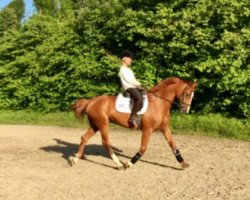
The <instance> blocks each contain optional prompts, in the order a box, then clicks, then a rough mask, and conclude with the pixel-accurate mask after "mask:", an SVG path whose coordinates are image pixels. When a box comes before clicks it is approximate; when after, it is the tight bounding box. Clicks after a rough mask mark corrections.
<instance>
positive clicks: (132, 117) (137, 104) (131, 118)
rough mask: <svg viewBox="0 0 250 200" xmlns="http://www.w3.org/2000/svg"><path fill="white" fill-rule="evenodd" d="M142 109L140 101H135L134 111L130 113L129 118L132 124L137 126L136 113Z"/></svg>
mask: <svg viewBox="0 0 250 200" xmlns="http://www.w3.org/2000/svg"><path fill="white" fill-rule="evenodd" d="M140 109H141V105H140V102H134V106H133V108H132V112H131V114H130V117H129V119H128V123H129V124H130V125H132V126H137V125H138V124H137V123H136V113H137V112H138V111H139V110H140Z"/></svg>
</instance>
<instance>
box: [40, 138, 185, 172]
mask: <svg viewBox="0 0 250 200" xmlns="http://www.w3.org/2000/svg"><path fill="white" fill-rule="evenodd" d="M53 140H55V141H56V143H57V144H56V145H53V146H46V147H41V148H40V149H41V150H43V151H46V152H57V153H60V154H62V158H64V159H65V160H67V161H69V157H70V156H73V155H74V154H75V153H76V152H77V151H78V147H79V145H78V144H74V143H70V142H66V141H63V140H60V139H56V138H54V139H53ZM112 149H113V151H114V152H115V154H116V155H117V156H119V157H123V158H127V159H131V157H129V156H127V155H124V153H123V151H122V150H120V149H118V148H116V147H114V146H112ZM84 154H85V155H86V156H88V155H96V156H103V157H105V158H110V156H109V154H108V153H107V151H106V149H105V148H104V147H103V145H97V144H88V145H86V146H85V148H84ZM85 160H87V161H89V162H92V163H96V164H100V165H103V166H105V167H110V168H115V167H113V166H109V165H105V164H103V163H99V162H96V161H93V160H89V159H88V158H86V159H85ZM140 162H144V163H148V164H152V165H157V166H161V167H166V168H171V169H174V170H182V169H181V168H177V167H173V166H168V165H164V164H160V163H156V162H151V161H146V160H143V159H141V160H140ZM115 169H116V168H115Z"/></svg>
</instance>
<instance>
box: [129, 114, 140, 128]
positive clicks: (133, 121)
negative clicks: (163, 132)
mask: <svg viewBox="0 0 250 200" xmlns="http://www.w3.org/2000/svg"><path fill="white" fill-rule="evenodd" d="M128 123H129V125H132V126H138V124H137V123H136V116H133V117H130V118H129V119H128Z"/></svg>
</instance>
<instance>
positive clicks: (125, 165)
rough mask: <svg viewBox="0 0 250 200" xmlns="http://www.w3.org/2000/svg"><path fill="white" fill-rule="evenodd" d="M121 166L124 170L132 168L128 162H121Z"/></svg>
mask: <svg viewBox="0 0 250 200" xmlns="http://www.w3.org/2000/svg"><path fill="white" fill-rule="evenodd" d="M122 164H123V167H124V169H128V168H130V167H132V165H133V164H132V163H131V162H130V161H128V162H125V163H124V162H122Z"/></svg>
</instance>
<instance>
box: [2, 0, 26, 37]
mask: <svg viewBox="0 0 250 200" xmlns="http://www.w3.org/2000/svg"><path fill="white" fill-rule="evenodd" d="M23 15H24V2H23V0H14V1H12V2H11V3H10V4H9V5H8V6H6V7H5V8H4V9H3V10H1V12H0V37H1V36H4V35H5V34H7V32H8V31H9V30H11V29H18V28H20V27H21V20H22V18H23Z"/></svg>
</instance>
